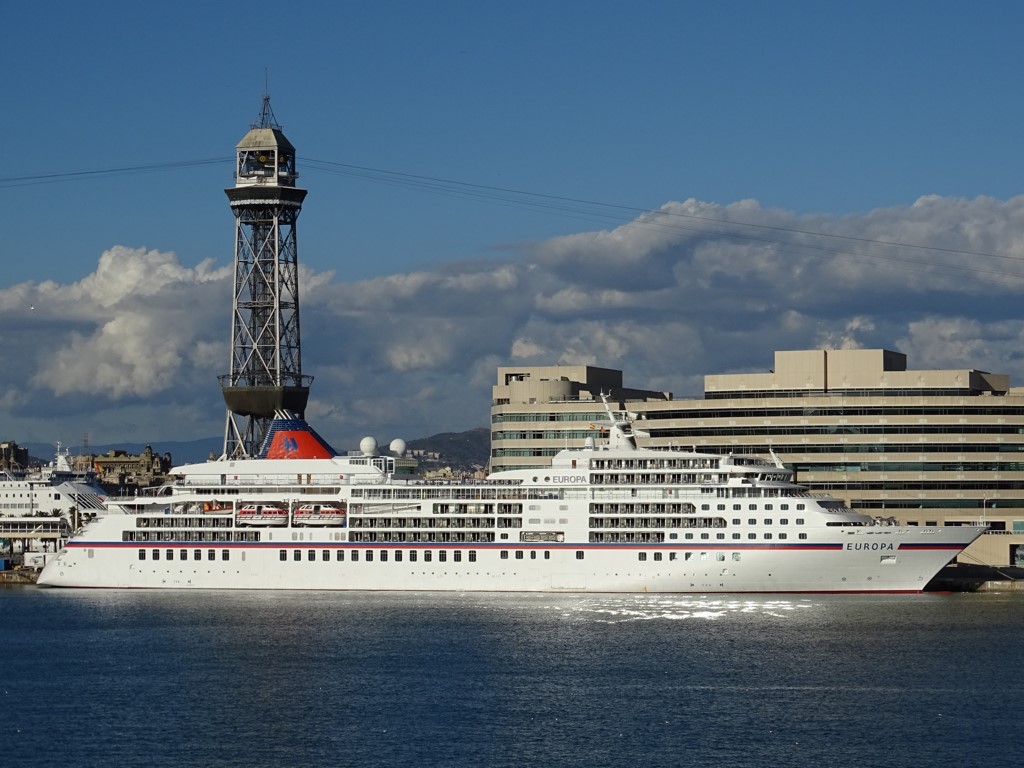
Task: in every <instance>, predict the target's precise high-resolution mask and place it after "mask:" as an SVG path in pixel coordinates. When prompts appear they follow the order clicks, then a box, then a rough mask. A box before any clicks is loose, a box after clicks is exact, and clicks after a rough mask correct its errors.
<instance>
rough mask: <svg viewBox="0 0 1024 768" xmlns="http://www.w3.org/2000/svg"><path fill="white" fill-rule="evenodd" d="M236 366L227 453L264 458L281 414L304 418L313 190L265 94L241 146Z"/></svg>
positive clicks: (236, 206)
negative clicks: (301, 240)
mask: <svg viewBox="0 0 1024 768" xmlns="http://www.w3.org/2000/svg"><path fill="white" fill-rule="evenodd" d="M235 158H236V162H235V186H234V187H231V188H229V189H226V190H224V191H225V192H226V193H227V196H228V200H229V202H230V204H231V211H232V213H234V216H235V279H234V292H233V296H232V310H231V318H232V319H231V354H230V356H231V361H230V370H229V372H228V373H227V374H226V375H223V376H220V377H219V381H220V384H221V391H222V393H223V395H224V402H225V403H226V405H227V410H228V413H227V422H226V425H225V429H224V456H225V457H227V458H241V457H244V456H254V455H256V454H257V453H258V452H259V450H260V447H261V446H262V444H263V439H264V437H265V436H266V431H267V427H268V425H269V424H270V421H271V419H272V418H273V417H274V413H275V411H278V410H282V409H283V410H287V411H291V412H293V413H295V414H297V415H299V416H300V417H301V416H303V415H304V413H305V410H306V403H307V401H308V399H309V385H310V382H311V381H312V377H311V376H304V375H303V374H302V349H301V344H300V336H299V269H298V243H297V232H296V222H297V220H298V218H299V212H300V211H301V210H302V201H303V200H304V199H305V197H306V190H304V189H299V188H298V187H296V186H295V182H296V180H297V179H298V173H297V172H296V166H295V147H294V146H292V144H291V142H289V141H288V139H287V138H286V137H285V135H284V132H283V131H282V130H281V126H280V125H279V124H278V123H277V120H276V118H275V117H274V113H273V110H272V109H271V108H270V96H269V94H264V96H263V107H262V109H261V111H260V116H259V119H258V120H257V122H256V123H254V124H253V125H252V126H251V127H250V130H249V132H248V133H246V134H245V136H244V137H243V138H242V140H241V141H240V142H239V143H238V146H237V147H236V154H235Z"/></svg>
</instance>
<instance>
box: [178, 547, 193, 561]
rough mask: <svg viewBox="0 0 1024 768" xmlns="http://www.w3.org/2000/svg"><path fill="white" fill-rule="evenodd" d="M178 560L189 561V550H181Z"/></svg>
mask: <svg viewBox="0 0 1024 768" xmlns="http://www.w3.org/2000/svg"><path fill="white" fill-rule="evenodd" d="M197 551H198V550H197ZM178 559H179V560H188V550H187V549H179V550H178Z"/></svg>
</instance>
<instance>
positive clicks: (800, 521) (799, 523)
mask: <svg viewBox="0 0 1024 768" xmlns="http://www.w3.org/2000/svg"><path fill="white" fill-rule="evenodd" d="M796 524H797V525H803V524H804V519H803V518H802V517H798V518H797V519H796Z"/></svg>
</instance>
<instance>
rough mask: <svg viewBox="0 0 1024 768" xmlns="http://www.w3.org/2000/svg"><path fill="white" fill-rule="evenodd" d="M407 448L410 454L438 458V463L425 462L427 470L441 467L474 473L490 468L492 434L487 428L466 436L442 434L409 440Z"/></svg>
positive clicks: (471, 430)
mask: <svg viewBox="0 0 1024 768" xmlns="http://www.w3.org/2000/svg"><path fill="white" fill-rule="evenodd" d="M406 447H407V448H408V449H409V450H410V451H426V452H428V453H436V454H438V458H437V460H436V461H433V460H421V463H422V464H423V465H424V466H427V467H429V466H431V465H433V464H436V465H437V466H438V467H451V468H452V469H461V470H464V471H466V472H473V471H475V470H477V469H480V468H486V467H487V460H488V458H489V456H490V453H491V431H490V430H489V429H487V427H477V428H476V429H470V430H467V431H466V432H441V433H440V434H437V435H433V436H431V437H422V438H420V439H418V440H409V441H407V442H406Z"/></svg>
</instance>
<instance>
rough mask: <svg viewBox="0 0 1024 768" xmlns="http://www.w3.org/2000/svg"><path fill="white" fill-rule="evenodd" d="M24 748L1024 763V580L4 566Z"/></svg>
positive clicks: (80, 753)
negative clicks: (595, 584)
mask: <svg viewBox="0 0 1024 768" xmlns="http://www.w3.org/2000/svg"><path fill="white" fill-rule="evenodd" d="M0 640H2V646H0V654H2V655H0V696H2V698H0V702H2V706H3V709H2V720H0V760H2V761H3V764H4V765H5V766H51V765H52V766H57V765H64V766H104V767H110V766H404V765H408V766H518V767H522V766H593V767H599V766H617V767H622V766H633V765H646V766H689V765H695V766H696V765H701V766H702V765H713V766H769V767H774V766H778V767H783V766H816V767H817V766H902V765H920V766H947V765H948V766H1003V765H1014V764H1017V763H1018V762H1019V761H1020V759H1021V755H1022V754H1024V750H1022V747H1021V743H1020V742H1021V739H1020V732H1021V728H1022V723H1024V715H1022V714H1021V712H1022V703H1024V594H1021V593H1017V594H1013V593H1006V594H999V593H981V594H957V595H938V594H925V595H905V596H902V595H898V596H892V595H879V596H867V595H853V596H817V595H815V596H756V597H753V596H743V595H735V596H728V595H726V596H721V595H708V596H674V595H625V596H622V595H570V594H558V595H552V594H464V593H463V594H460V593H338V592H332V593H301V592H218V591H194V592H192V591H190V592H182V591H88V590H83V591H78V590H57V589H45V588H35V587H17V588H6V589H0Z"/></svg>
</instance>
